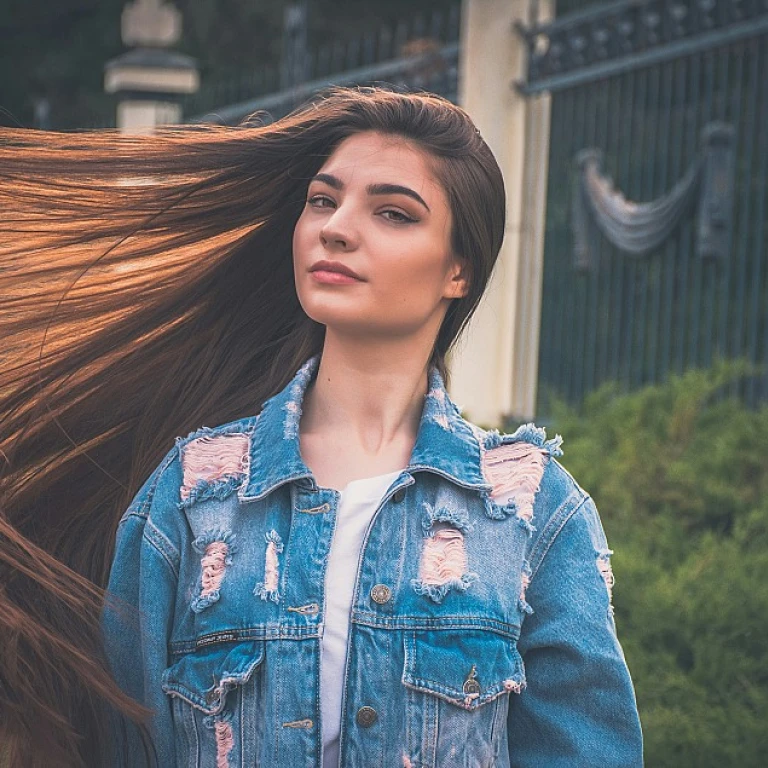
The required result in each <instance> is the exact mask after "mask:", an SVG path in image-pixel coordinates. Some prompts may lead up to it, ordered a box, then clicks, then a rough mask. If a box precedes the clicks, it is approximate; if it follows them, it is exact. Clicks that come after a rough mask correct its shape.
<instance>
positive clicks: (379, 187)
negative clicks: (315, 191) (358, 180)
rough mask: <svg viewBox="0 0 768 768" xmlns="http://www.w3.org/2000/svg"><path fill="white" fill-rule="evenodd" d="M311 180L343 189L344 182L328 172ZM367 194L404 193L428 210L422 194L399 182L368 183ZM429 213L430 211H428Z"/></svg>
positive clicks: (319, 174)
mask: <svg viewBox="0 0 768 768" xmlns="http://www.w3.org/2000/svg"><path fill="white" fill-rule="evenodd" d="M311 181H322V182H324V183H325V184H327V185H328V186H329V187H331V188H332V189H339V190H340V189H343V188H344V182H342V180H341V179H339V178H337V177H336V176H332V175H331V174H330V173H318V174H316V175H315V176H313V177H312V179H311ZM366 190H367V192H368V194H369V195H406V196H407V197H410V198H412V199H413V200H415V201H416V202H417V203H421V205H423V206H424V207H425V208H426V209H427V210H428V211H429V210H430V209H429V206H428V205H427V204H426V203H425V202H424V199H423V198H422V196H421V195H420V194H419V193H418V192H415V191H414V190H412V189H411V188H410V187H404V186H402V185H401V184H369V185H368V187H367V188H366ZM430 213H431V211H430Z"/></svg>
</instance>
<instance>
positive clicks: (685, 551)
mask: <svg viewBox="0 0 768 768" xmlns="http://www.w3.org/2000/svg"><path fill="white" fill-rule="evenodd" d="M331 83H337V84H347V85H355V84H359V85H369V84H383V83H386V84H389V85H391V86H394V87H397V88H404V89H417V90H419V89H426V90H430V91H434V92H437V93H440V94H442V95H443V96H445V97H447V98H449V99H451V100H453V101H456V102H457V103H460V104H461V105H462V106H464V107H465V108H466V109H467V110H468V111H469V113H470V114H471V116H472V117H473V119H474V120H475V122H476V124H477V125H478V127H479V129H480V131H481V133H482V134H483V136H484V138H485V139H486V141H487V142H488V143H489V145H490V146H491V148H492V149H493V151H494V153H495V155H496V157H497V159H498V161H499V164H500V165H501V167H502V170H503V172H504V176H505V183H506V187H507V193H508V222H509V223H508V229H507V234H506V238H505V242H504V246H503V249H502V253H501V256H500V263H499V267H498V269H497V272H496V274H495V276H494V279H493V281H492V283H491V286H490V289H489V291H488V295H487V296H486V298H485V299H484V301H483V304H482V306H481V308H480V310H479V311H478V313H477V316H476V318H475V319H474V321H473V323H472V326H471V327H470V329H469V332H468V333H467V335H466V338H465V341H464V343H463V344H462V345H461V346H460V348H459V349H458V350H457V351H456V353H455V354H454V355H453V356H452V361H451V362H452V370H453V378H452V384H451V391H452V395H453V397H454V399H455V400H456V401H457V402H458V403H460V404H461V406H462V408H463V409H464V411H465V413H466V415H467V416H468V417H469V418H471V419H473V420H474V421H476V422H478V423H481V424H483V425H485V426H496V427H500V428H506V429H511V428H513V427H514V426H515V425H517V424H519V423H521V422H524V421H529V420H533V419H535V420H536V421H537V422H538V423H540V424H543V425H546V426H547V427H548V428H549V429H550V432H555V431H556V432H560V433H562V434H563V436H564V438H565V456H564V457H563V463H564V464H565V466H566V467H567V468H568V469H570V470H571V471H572V472H573V474H574V475H575V476H576V478H577V479H578V480H579V482H580V484H581V485H583V486H584V487H585V488H586V489H587V490H588V491H589V492H590V493H591V494H592V495H593V496H594V497H595V499H596V501H597V503H598V506H599V508H600V510H601V514H602V517H603V521H604V524H605V528H606V531H607V534H608V538H609V542H610V543H611V545H612V546H613V548H614V550H615V556H614V559H613V564H614V571H615V574H616V580H617V583H616V587H615V590H614V602H615V611H616V623H617V626H618V630H619V635H620V638H621V640H622V643H623V646H624V649H625V652H626V656H627V661H628V663H629V666H630V669H631V671H632V673H633V677H634V680H635V684H636V688H637V696H638V703H639V707H640V714H641V719H642V722H643V728H644V733H645V739H646V755H647V765H649V766H669V767H670V768H681V767H682V768H687V767H688V766H690V767H691V768H699V767H709V766H712V767H713V768H714V766H718V767H719V768H721V767H722V766H740V768H747V766H760V767H761V768H762V766H765V765H766V764H768V727H766V724H767V723H768V405H766V403H767V402H768V372H767V367H766V362H767V360H768V257H767V254H768V242H767V241H768V227H767V226H766V219H768V197H767V196H766V187H767V186H768V182H767V177H768V0H614V1H613V2H598V1H597V0H593V1H590V0H557V2H553V1H551V0H538V1H537V0H463V2H457V1H456V0H442V1H441V0H386V2H382V1H381V0H305V1H304V2H288V1H287V0H270V1H269V2H267V0H175V2H162V0H136V1H135V2H133V3H125V2H123V0H57V2H55V3H53V2H50V1H49V0H48V1H46V2H43V0H0V124H3V125H17V126H18V125H21V126H25V127H29V128H46V129H53V130H61V131H76V130H87V129H94V128H116V129H119V130H122V131H136V132H142V131H151V130H153V128H154V127H155V126H156V125H159V124H163V123H197V122H201V121H214V122H217V123H224V124H230V125H237V124H239V123H240V122H242V121H243V120H245V119H247V118H248V117H249V116H253V115H254V114H255V113H256V114H257V117H255V118H254V117H251V118H250V119H258V120H260V121H266V122H268V121H271V120H275V119H278V118H279V117H281V116H282V115H284V114H286V113H287V112H289V111H290V110H291V109H292V108H294V107H295V106H297V105H299V104H300V103H301V102H302V101H304V100H306V99H308V98H310V97H311V96H312V95H313V94H314V93H316V92H317V90H318V89H320V88H322V87H324V86H326V85H329V84H331Z"/></svg>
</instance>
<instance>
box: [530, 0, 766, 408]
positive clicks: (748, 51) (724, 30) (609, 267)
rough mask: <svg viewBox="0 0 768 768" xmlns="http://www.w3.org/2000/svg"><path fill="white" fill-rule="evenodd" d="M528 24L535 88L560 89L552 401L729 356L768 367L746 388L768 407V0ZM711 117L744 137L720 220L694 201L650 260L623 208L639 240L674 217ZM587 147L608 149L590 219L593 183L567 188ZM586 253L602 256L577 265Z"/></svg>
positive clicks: (547, 293)
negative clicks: (657, 218)
mask: <svg viewBox="0 0 768 768" xmlns="http://www.w3.org/2000/svg"><path fill="white" fill-rule="evenodd" d="M521 31H522V33H523V34H524V35H525V39H526V41H527V43H528V46H529V70H528V77H527V79H526V82H525V83H522V84H520V87H521V89H522V90H523V91H524V92H526V93H529V94H531V97H532V98H537V94H540V93H542V92H544V91H548V92H549V93H550V94H551V98H552V112H551V116H552V117H551V121H552V122H551V135H550V159H549V180H548V194H547V217H546V234H545V247H544V270H543V281H544V282H543V303H542V322H541V340H540V361H539V403H538V410H539V411H540V413H542V414H546V413H547V412H548V408H549V402H550V398H551V396H553V395H555V396H558V397H561V398H565V399H567V400H569V401H571V402H573V403H579V402H580V401H581V400H582V399H583V398H584V396H585V395H586V394H587V393H589V392H590V391H591V390H593V389H595V388H596V387H597V386H598V385H600V384H601V383H603V382H605V381H611V380H612V381H617V382H619V383H620V385H621V387H622V388H626V389H628V388H634V387H637V386H640V385H642V384H645V383H649V382H657V381H660V380H662V379H664V378H665V377H666V376H667V375H668V374H669V373H670V372H679V371H682V370H684V369H686V368H690V367H708V366H710V365H711V364H712V363H713V361H714V360H715V359H716V358H744V359H747V360H749V361H750V362H751V363H753V364H755V366H756V367H758V368H759V369H760V370H761V371H762V372H760V373H758V374H756V375H754V376H751V377H747V378H744V379H743V380H741V381H739V382H737V383H734V385H733V390H732V391H733V393H734V394H739V395H741V396H742V397H744V398H745V399H746V401H747V402H748V403H750V404H756V403H758V402H765V401H766V400H768V376H767V375H766V373H765V370H766V366H767V364H768V263H766V262H767V260H768V242H767V240H768V226H767V225H766V221H767V220H768V196H767V195H766V186H768V181H767V178H768V130H766V125H768V76H766V74H767V73H768V1H766V0H643V1H642V2H641V1H639V0H622V1H621V2H613V3H605V4H603V5H600V6H593V7H591V8H589V9H588V10H586V11H583V12H579V13H573V14H568V15H566V16H563V17H560V18H558V19H557V20H556V21H554V22H553V23H551V24H548V25H546V26H541V27H536V28H530V29H526V30H521ZM712 125H720V126H724V130H725V131H726V133H729V135H730V136H731V141H732V143H731V145H730V146H731V152H732V155H731V159H730V160H727V159H726V160H724V161H722V163H721V171H722V174H723V175H722V179H723V180H724V181H722V183H720V182H718V183H716V184H715V185H714V186H713V187H712V192H711V193H710V194H711V195H714V197H712V200H714V201H715V202H714V203H712V204H713V205H715V207H716V206H718V205H719V206H720V212H719V213H718V212H717V211H715V212H714V218H711V219H710V220H708V223H707V221H705V220H706V219H707V216H708V215H709V213H708V212H707V210H705V211H704V212H702V206H701V205H699V206H696V205H690V206H689V207H688V208H687V209H686V210H685V211H680V212H679V213H680V215H679V216H677V218H676V219H675V220H674V221H672V219H670V221H669V222H668V223H669V224H670V228H669V229H670V231H669V232H668V233H667V235H668V236H667V237H666V238H665V239H663V241H662V242H660V243H659V244H653V247H650V248H643V247H639V248H638V249H636V250H637V252H635V253H632V249H631V248H629V246H628V245H627V242H629V240H627V239H626V237H625V239H624V240H622V236H621V232H619V233H618V235H617V233H616V232H614V233H613V236H608V235H609V234H610V233H607V232H606V226H607V225H606V222H605V221H602V223H601V216H602V218H603V219H605V218H606V216H608V208H610V205H609V203H610V204H611V205H613V209H612V210H613V214H611V215H615V220H614V221H613V222H612V226H614V227H618V228H619V229H621V227H622V226H623V227H625V231H624V235H627V232H628V231H629V230H626V227H627V226H628V222H630V221H631V220H633V219H632V217H633V215H634V222H635V224H636V223H637V221H638V217H637V214H638V212H640V213H644V214H645V213H647V214H648V215H649V216H651V214H650V213H649V212H652V211H659V210H668V209H664V206H663V202H664V195H665V194H667V193H669V192H670V190H673V189H674V188H675V185H676V184H677V183H679V182H681V180H683V179H684V177H685V176H686V172H689V171H691V169H695V168H696V167H697V165H698V164H700V163H702V162H703V160H702V158H703V154H702V153H703V152H704V151H705V150H706V143H705V142H706V136H707V133H706V131H705V128H707V126H710V130H711V126H712ZM703 142H704V143H703ZM584 150H595V151H599V153H600V155H601V165H600V174H603V176H600V175H599V174H597V171H596V170H595V168H594V167H593V169H592V174H593V176H592V183H593V187H594V189H593V196H594V199H593V200H592V203H590V205H597V206H602V207H603V208H602V212H598V213H599V215H597V214H595V211H594V210H593V211H592V213H591V214H590V215H587V216H583V218H582V220H581V222H580V221H579V217H578V216H576V217H574V215H573V212H574V203H578V200H577V199H576V198H575V197H574V195H579V194H581V192H580V191H579V190H580V186H579V184H574V183H564V181H565V180H570V181H571V182H575V181H578V180H579V178H580V174H582V173H584V166H583V162H584V157H585V156H584V155H583V154H580V153H583V152H584ZM578 160H581V161H582V167H581V168H580V167H579V166H578ZM723 163H724V164H723ZM729 163H730V165H729ZM729 168H730V170H729ZM607 177H610V179H608V178H607ZM596 179H602V183H603V186H602V193H601V192H600V185H599V184H597V182H596V181H595V180H596ZM595 184H597V186H595ZM710 186H712V185H710ZM611 187H613V188H614V190H613V191H616V190H618V191H620V192H621V195H622V196H623V197H616V196H615V195H614V197H613V198H612V199H611V198H610V196H609V194H608V193H609V192H611V190H610V188H611ZM726 187H728V188H729V189H730V190H731V193H730V195H727V194H726V192H727V190H726ZM581 189H583V187H581ZM596 190H597V191H596ZM721 193H722V194H721ZM726 198H727V199H726ZM611 200H612V202H611ZM617 201H618V202H617ZM653 201H657V204H656V205H655V206H654V205H653V204H652V202H653ZM637 203H650V204H651V205H649V206H646V207H643V206H638V205H636V204H637ZM704 207H705V208H706V207H707V206H706V205H705V206H704ZM576 209H578V205H576ZM713 210H714V209H713ZM622 216H624V221H623V223H622ZM641 218H642V217H641ZM617 222H618V223H617ZM656 223H658V222H656ZM653 225H654V222H653V221H652V217H651V218H649V219H648V220H647V221H645V226H646V230H645V231H646V233H647V234H648V236H649V237H650V235H651V230H652V229H653ZM704 226H713V227H715V230H717V228H720V229H719V230H718V231H715V230H711V231H710V235H712V234H714V235H717V236H718V237H719V238H720V239H719V242H720V245H719V246H718V248H717V249H715V250H717V251H718V252H721V256H720V257H719V258H712V257H711V255H712V249H711V248H707V247H704V248H702V243H701V238H702V234H701V231H698V232H697V228H699V229H700V228H701V227H704ZM580 227H581V231H580ZM635 234H637V233H636V232H635ZM648 242H649V243H650V242H651V241H650V240H649V241H648ZM708 243H710V244H711V240H710V241H708ZM705 245H706V243H705ZM579 248H586V249H587V251H588V261H586V262H585V261H584V260H583V259H582V260H579V259H578V258H574V257H575V255H577V251H578V249H579ZM707 254H709V257H707ZM585 267H586V268H585Z"/></svg>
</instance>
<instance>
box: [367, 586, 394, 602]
mask: <svg viewBox="0 0 768 768" xmlns="http://www.w3.org/2000/svg"><path fill="white" fill-rule="evenodd" d="M390 597H392V590H391V589H390V588H389V587H388V586H387V585H386V584H377V585H376V586H375V587H374V588H373V589H372V590H371V599H372V600H373V602H374V603H378V604H379V605H384V603H386V602H389V598H390Z"/></svg>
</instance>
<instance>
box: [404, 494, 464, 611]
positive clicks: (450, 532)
mask: <svg viewBox="0 0 768 768" xmlns="http://www.w3.org/2000/svg"><path fill="white" fill-rule="evenodd" d="M424 509H425V516H424V519H423V521H422V529H423V530H424V533H425V538H424V544H423V547H422V550H421V560H420V563H419V577H418V578H417V579H412V580H411V586H412V587H413V589H414V591H415V592H416V594H417V595H425V596H427V597H429V598H430V600H433V601H434V602H436V603H441V602H442V601H443V599H444V598H445V596H446V595H447V594H448V592H449V591H450V590H452V589H455V590H457V591H459V592H464V591H466V590H467V588H468V587H469V586H470V585H471V584H472V583H473V582H474V581H475V580H477V579H478V578H479V577H478V575H477V574H476V573H472V572H470V571H468V562H467V550H466V545H465V542H464V536H465V534H466V533H468V532H469V531H471V525H470V522H469V516H468V514H467V512H466V510H455V509H449V508H447V507H438V508H435V507H433V506H432V505H431V504H428V503H427V502H425V503H424Z"/></svg>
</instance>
